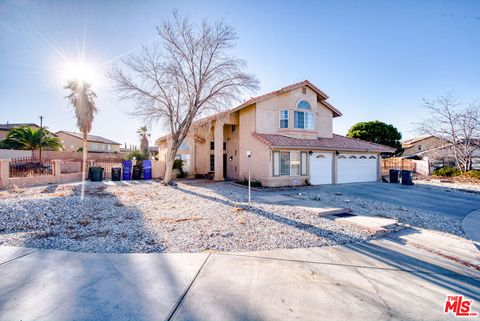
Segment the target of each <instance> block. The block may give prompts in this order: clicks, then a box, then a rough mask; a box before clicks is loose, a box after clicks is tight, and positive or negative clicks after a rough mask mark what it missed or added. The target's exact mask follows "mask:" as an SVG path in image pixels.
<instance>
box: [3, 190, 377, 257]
mask: <svg viewBox="0 0 480 321" xmlns="http://www.w3.org/2000/svg"><path fill="white" fill-rule="evenodd" d="M84 195H85V197H84V199H83V200H82V199H81V186H80V185H60V186H49V187H47V188H45V187H42V188H29V189H16V188H12V189H10V190H8V191H1V192H0V218H1V219H0V245H13V246H26V247H34V248H47V249H63V250H72V251H81V252H106V253H129V252H201V251H208V250H214V251H254V250H268V249H275V248H297V247H313V246H328V245H335V244H342V243H348V242H355V241H365V240H368V239H370V238H371V237H372V235H371V234H370V233H369V232H368V231H367V230H364V229H362V228H360V227H358V226H354V225H349V224H340V223H338V222H334V221H331V220H329V219H327V218H322V217H319V216H318V215H317V214H315V213H313V212H311V211H308V210H299V209H296V208H294V207H292V206H289V205H281V204H273V203H266V202H263V203H257V202H256V203H254V204H253V205H252V206H251V207H249V206H248V204H247V203H246V193H245V191H243V190H240V191H239V190H237V189H236V188H234V187H232V186H230V185H229V184H226V183H205V182H204V183H198V182H196V183H193V184H179V185H178V186H176V187H172V186H163V185H161V184H160V183H157V182H152V183H151V184H146V183H141V184H137V185H130V186H128V185H123V184H119V185H105V184H102V183H95V184H94V183H89V184H87V186H86V188H85V194H84Z"/></svg>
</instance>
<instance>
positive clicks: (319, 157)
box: [310, 153, 333, 185]
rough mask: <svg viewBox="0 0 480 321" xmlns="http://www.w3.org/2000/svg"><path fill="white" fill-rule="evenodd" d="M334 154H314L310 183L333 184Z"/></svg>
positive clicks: (311, 162) (311, 163)
mask: <svg viewBox="0 0 480 321" xmlns="http://www.w3.org/2000/svg"><path fill="white" fill-rule="evenodd" d="M332 164H333V155H332V153H313V154H312V156H311V157H310V183H311V184H313V185H318V184H332V182H333V179H332V178H333V177H332V167H333V166H332Z"/></svg>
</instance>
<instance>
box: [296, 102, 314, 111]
mask: <svg viewBox="0 0 480 321" xmlns="http://www.w3.org/2000/svg"><path fill="white" fill-rule="evenodd" d="M297 108H300V109H311V108H310V104H309V103H308V101H306V100H300V101H299V102H298V104H297Z"/></svg>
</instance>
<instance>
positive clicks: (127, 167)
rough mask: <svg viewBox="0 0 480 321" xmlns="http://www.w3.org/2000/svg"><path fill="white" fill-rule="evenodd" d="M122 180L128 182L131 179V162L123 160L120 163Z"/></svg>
mask: <svg viewBox="0 0 480 321" xmlns="http://www.w3.org/2000/svg"><path fill="white" fill-rule="evenodd" d="M122 168H123V170H122V173H123V175H122V179H123V180H124V181H129V180H131V179H132V161H131V160H124V161H123V162H122Z"/></svg>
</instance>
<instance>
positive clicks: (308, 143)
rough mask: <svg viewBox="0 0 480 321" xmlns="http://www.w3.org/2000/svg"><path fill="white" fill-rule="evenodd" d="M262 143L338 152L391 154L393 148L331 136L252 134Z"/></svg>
mask: <svg viewBox="0 0 480 321" xmlns="http://www.w3.org/2000/svg"><path fill="white" fill-rule="evenodd" d="M252 135H253V136H254V137H256V138H257V139H258V140H259V141H261V142H262V143H264V144H266V145H268V146H270V147H273V148H306V149H327V150H338V151H359V152H367V151H370V152H379V153H393V152H394V151H395V149H394V148H391V147H388V146H384V145H380V144H376V143H371V142H367V141H364V140H360V139H356V138H349V137H345V136H341V135H336V134H333V137H332V138H313V139H312V138H309V139H306V138H293V137H288V136H283V135H278V134H258V133H255V132H254V133H252Z"/></svg>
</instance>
